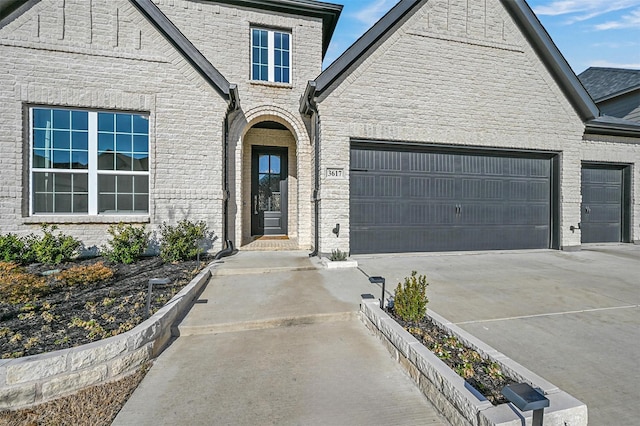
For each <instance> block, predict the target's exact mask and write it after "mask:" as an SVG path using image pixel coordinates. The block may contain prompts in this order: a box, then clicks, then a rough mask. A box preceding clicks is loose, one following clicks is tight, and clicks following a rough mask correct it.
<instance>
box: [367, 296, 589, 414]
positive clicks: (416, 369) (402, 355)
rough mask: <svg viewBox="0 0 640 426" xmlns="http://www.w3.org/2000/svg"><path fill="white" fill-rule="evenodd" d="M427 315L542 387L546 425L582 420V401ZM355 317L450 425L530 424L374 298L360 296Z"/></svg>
mask: <svg viewBox="0 0 640 426" xmlns="http://www.w3.org/2000/svg"><path fill="white" fill-rule="evenodd" d="M428 315H429V316H430V317H431V318H432V319H433V320H434V321H435V322H436V323H437V324H438V325H440V326H442V327H443V328H445V329H448V330H449V331H450V332H451V334H452V335H454V336H456V337H458V338H459V339H460V340H461V341H463V342H464V343H465V344H467V345H469V346H471V347H472V348H473V349H475V350H477V351H478V353H480V354H481V355H482V356H483V357H487V358H490V359H492V360H493V361H495V362H496V363H498V364H500V365H501V367H502V368H504V370H505V371H506V372H508V373H509V374H510V375H511V376H513V378H514V379H516V380H519V381H521V382H525V383H528V384H529V385H531V386H532V387H534V388H538V389H539V390H541V391H542V392H543V393H544V394H545V396H546V397H547V398H548V399H549V402H550V406H549V407H548V408H546V409H545V411H544V424H545V425H558V426H566V425H571V426H582V425H587V420H588V416H587V406H586V405H585V404H584V403H582V402H580V401H578V400H577V399H575V398H574V397H572V396H571V395H569V394H568V393H566V392H564V391H562V390H560V389H559V388H558V387H557V386H554V385H553V384H552V383H549V382H548V381H546V380H544V379H542V378H541V377H539V376H537V375H536V374H534V373H532V372H531V371H529V370H527V369H526V368H524V367H523V366H521V365H520V364H518V363H516V362H515V361H513V360H511V359H510V358H508V357H507V356H506V355H504V354H502V353H500V352H498V351H497V350H495V349H493V348H492V347H490V346H489V345H487V344H485V343H484V342H482V341H480V340H478V339H477V338H476V337H474V336H472V335H471V334H469V333H467V332H465V331H464V330H462V329H460V328H459V327H457V326H455V325H454V324H452V323H450V322H449V321H447V320H446V319H444V318H442V317H441V316H439V315H437V314H436V313H434V312H433V311H430V312H429V313H428ZM360 318H361V320H362V321H363V322H364V324H365V326H367V328H369V329H370V330H371V331H372V332H373V333H374V334H375V335H376V336H377V337H378V338H379V339H380V340H382V342H383V344H384V345H385V346H386V348H387V349H388V350H389V352H390V353H391V354H392V356H393V357H394V358H395V359H396V361H398V362H399V363H400V365H401V366H402V367H403V368H404V369H405V370H406V371H407V373H408V374H409V376H410V377H411V378H412V379H413V380H414V381H415V382H416V384H417V385H418V387H419V388H420V390H421V391H422V393H424V395H425V396H426V397H427V398H428V399H429V400H430V401H431V402H432V403H433V404H434V406H435V407H436V408H437V409H438V410H439V411H440V413H441V414H442V415H443V416H444V417H445V418H447V420H449V421H450V422H451V423H452V424H454V425H473V426H489V425H500V426H516V425H523V424H525V423H526V424H531V420H532V412H530V411H529V412H526V413H522V412H520V411H519V410H518V409H517V408H516V407H515V406H513V405H512V404H501V405H497V406H494V405H492V404H491V403H490V402H489V401H487V400H486V399H485V398H484V397H483V396H482V395H481V394H480V393H479V392H478V391H477V390H475V389H474V388H473V387H471V386H469V385H468V384H467V383H466V382H465V381H464V379H463V378H462V377H460V376H458V375H457V374H456V373H455V372H454V371H453V370H451V369H450V368H449V367H448V366H447V365H446V364H445V363H444V362H442V361H441V360H440V359H439V358H438V357H437V356H436V355H435V354H433V353H432V352H431V351H429V350H428V349H427V348H426V347H425V346H424V345H422V343H420V342H419V341H418V340H417V339H416V338H414V337H413V336H412V335H411V334H409V333H408V332H407V331H406V330H404V329H403V328H402V327H401V326H400V325H399V324H398V323H397V322H396V321H395V320H394V319H393V318H391V317H390V316H389V315H387V313H386V312H384V311H383V310H381V309H380V302H379V301H377V300H375V299H363V300H362V303H361V305H360Z"/></svg>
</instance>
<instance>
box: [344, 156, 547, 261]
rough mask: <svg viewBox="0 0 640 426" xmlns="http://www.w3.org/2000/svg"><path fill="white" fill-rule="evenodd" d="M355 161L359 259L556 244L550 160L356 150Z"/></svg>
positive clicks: (354, 234)
mask: <svg viewBox="0 0 640 426" xmlns="http://www.w3.org/2000/svg"><path fill="white" fill-rule="evenodd" d="M365 152H366V154H365ZM351 158H352V166H351V186H352V188H351V210H352V213H351V225H350V233H351V250H352V252H353V253H379V252H411V251H450V250H490V249H518V248H548V247H549V245H550V236H551V224H550V222H551V160H550V159H549V158H514V157H509V156H497V155H489V154H487V155H483V154H482V153H480V154H463V153H442V152H424V151H421V152H416V151H411V150H405V151H397V152H391V151H386V150H376V149H367V148H363V149H360V148H357V147H353V148H352V154H351ZM365 163H367V164H369V165H370V164H374V165H375V166H377V167H378V168H375V167H374V168H364V167H362V166H363V165H365ZM382 167H384V170H382ZM390 168H393V169H394V170H389V169H390ZM365 177H366V178H365ZM372 177H373V180H371V178H372ZM372 181H373V182H374V184H373V187H374V189H373V199H372V198H370V197H369V194H371V192H372V191H371V189H370V185H371V182H372ZM359 186H364V188H360V187H359ZM372 204H373V205H374V206H375V207H374V209H375V210H377V211H376V212H369V213H367V212H366V211H365V210H364V209H362V208H361V206H362V205H366V206H367V208H368V209H370V208H371V207H372ZM365 216H366V218H365ZM371 217H373V218H374V219H373V223H372V220H371Z"/></svg>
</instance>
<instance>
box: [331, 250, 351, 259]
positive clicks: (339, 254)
mask: <svg viewBox="0 0 640 426" xmlns="http://www.w3.org/2000/svg"><path fill="white" fill-rule="evenodd" d="M347 257H348V256H347V253H346V252H344V251H342V250H340V249H335V250H331V257H329V260H331V261H332V262H344V261H345V260H347Z"/></svg>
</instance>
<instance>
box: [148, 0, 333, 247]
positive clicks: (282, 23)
mask: <svg viewBox="0 0 640 426" xmlns="http://www.w3.org/2000/svg"><path fill="white" fill-rule="evenodd" d="M155 3H156V4H158V6H159V7H160V9H161V10H162V11H163V12H164V13H165V14H166V15H167V16H168V17H169V19H171V21H172V22H174V24H175V25H176V26H177V27H178V28H179V29H180V31H181V32H182V33H183V34H185V36H187V38H189V40H190V41H191V42H192V43H193V44H194V45H195V46H196V47H197V48H198V50H200V51H201V52H202V54H203V55H204V56H205V57H207V59H208V60H209V61H210V62H211V63H212V64H213V65H214V66H215V67H216V68H217V69H218V71H220V72H221V73H222V74H223V75H224V76H225V77H226V78H227V80H229V81H230V82H231V83H234V84H237V85H238V89H239V93H240V106H241V110H240V111H239V112H238V113H237V114H235V115H234V116H233V118H232V120H231V123H230V132H229V140H230V147H231V150H230V153H233V154H234V157H233V158H232V159H230V161H231V163H232V164H231V169H230V170H231V172H230V188H229V191H230V194H231V200H230V213H231V215H230V225H229V232H230V235H229V238H230V239H231V240H233V241H234V242H235V243H236V245H241V244H242V243H243V242H244V243H246V242H248V240H247V236H248V235H249V234H250V229H246V226H247V225H248V223H250V222H247V217H246V214H245V216H243V206H245V207H246V206H247V205H250V204H251V200H250V199H246V198H245V196H246V193H245V194H243V190H242V188H243V187H245V188H246V187H247V185H248V183H247V182H243V176H250V175H249V174H247V172H248V171H247V170H245V169H246V167H247V166H248V164H249V163H246V162H243V158H245V155H250V150H249V153H248V154H245V153H244V150H245V149H246V147H247V144H246V142H244V141H243V138H244V135H245V134H246V133H247V132H248V131H249V129H250V128H251V126H253V125H254V124H256V123H258V122H260V121H265V120H271V121H277V122H280V123H281V124H284V125H285V126H286V127H288V128H290V129H291V132H292V134H293V137H294V139H295V145H294V146H295V147H296V154H297V164H290V165H289V167H290V168H291V167H295V168H296V169H297V171H298V182H297V191H298V194H299V195H298V203H299V205H298V206H297V212H296V217H295V220H297V221H298V223H297V226H294V227H291V226H290V227H289V229H290V230H291V231H293V230H296V231H295V232H297V237H298V242H299V246H300V248H308V247H309V246H310V245H311V243H312V242H311V235H312V234H311V232H312V231H311V223H312V216H311V215H312V209H311V202H310V199H311V190H312V189H311V188H312V179H313V173H312V170H313V169H312V164H311V157H312V151H311V147H310V143H311V142H310V139H309V135H308V133H307V130H306V128H305V126H304V123H303V122H302V117H301V116H300V113H299V112H298V108H299V99H300V96H301V95H302V93H303V92H304V89H305V87H306V85H307V82H308V81H309V80H313V79H314V78H316V77H317V76H318V74H320V71H321V66H322V20H321V19H319V18H310V17H302V16H293V15H288V14H282V13H275V12H273V13H267V12H265V11H259V10H250V9H244V8H237V7H234V6H229V5H224V4H218V3H215V2H195V1H186V0H169V1H168V0H156V1H155ZM252 26H257V27H267V28H279V29H283V30H290V31H291V34H292V81H291V84H275V83H266V82H256V81H251V38H250V37H251V31H250V29H251V27H252ZM282 143H284V142H274V144H275V145H279V146H281V145H282ZM286 143H288V142H286ZM291 219H293V218H292V217H290V220H291ZM291 236H295V235H293V234H292V235H291Z"/></svg>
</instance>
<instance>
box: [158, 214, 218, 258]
mask: <svg viewBox="0 0 640 426" xmlns="http://www.w3.org/2000/svg"><path fill="white" fill-rule="evenodd" d="M206 233H207V224H206V223H205V222H204V221H199V222H195V223H194V222H191V221H189V220H186V219H185V220H181V221H180V222H178V224H177V225H176V226H171V225H167V224H166V223H164V222H163V223H162V225H160V235H161V236H162V239H161V240H160V257H161V258H162V260H164V261H165V262H177V261H180V260H189V259H193V258H195V257H196V256H197V255H198V252H199V250H200V249H199V247H198V241H199V240H201V239H203V238H204V237H205V235H206Z"/></svg>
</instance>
